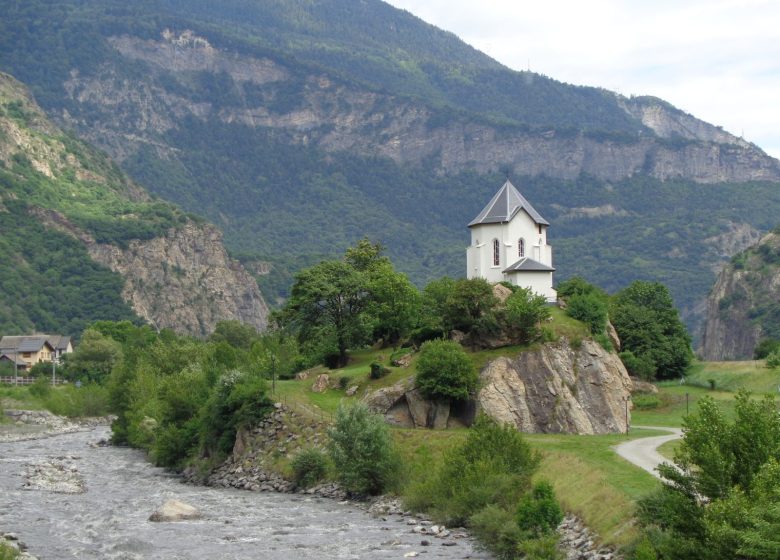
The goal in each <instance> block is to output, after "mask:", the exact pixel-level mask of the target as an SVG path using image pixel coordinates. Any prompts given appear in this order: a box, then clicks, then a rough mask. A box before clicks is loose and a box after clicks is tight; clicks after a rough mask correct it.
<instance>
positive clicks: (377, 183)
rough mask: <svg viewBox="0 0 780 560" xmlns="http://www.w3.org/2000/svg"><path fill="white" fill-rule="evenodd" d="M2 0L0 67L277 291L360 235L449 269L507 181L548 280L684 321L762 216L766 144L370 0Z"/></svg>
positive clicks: (767, 191) (760, 226) (766, 203)
mask: <svg viewBox="0 0 780 560" xmlns="http://www.w3.org/2000/svg"><path fill="white" fill-rule="evenodd" d="M0 8H2V10H3V14H4V17H3V19H2V21H1V22H0V26H1V28H0V69H4V70H7V71H11V72H13V73H15V74H16V75H17V76H18V77H19V78H20V79H22V80H23V81H25V82H27V83H28V84H29V85H30V87H31V88H32V91H33V92H34V94H35V96H36V98H37V99H38V100H39V102H40V103H41V104H42V105H43V106H44V108H45V109H47V110H48V111H49V112H50V113H51V115H52V116H53V117H54V118H55V119H57V120H58V122H60V123H61V124H62V125H64V126H66V127H68V128H71V129H73V130H74V131H76V133H77V134H79V135H81V136H83V137H85V138H87V139H89V140H91V141H92V142H94V143H96V144H97V145H99V146H100V147H101V148H103V149H104V150H106V151H107V152H109V153H110V154H111V155H112V156H114V157H115V158H117V160H118V161H119V162H120V165H121V166H122V167H123V168H124V169H125V170H127V171H128V172H129V173H130V174H131V175H132V176H133V178H134V179H135V180H136V181H138V182H139V183H141V184H143V185H144V186H145V187H147V188H148V189H149V190H151V191H152V192H154V193H157V194H159V195H160V196H162V197H164V198H166V199H168V200H171V201H174V202H176V203H177V204H179V205H181V206H182V207H183V208H185V209H186V210H190V211H195V212H199V213H202V214H204V215H206V216H207V217H208V218H209V219H210V220H212V221H214V222H215V223H216V224H217V225H218V226H220V227H221V228H222V229H223V230H224V232H225V240H226V243H227V245H228V246H229V247H230V249H231V250H232V251H233V252H234V254H236V255H238V256H240V258H241V259H242V260H244V261H245V262H246V263H247V264H249V265H250V268H251V269H254V270H258V271H263V272H265V268H263V267H261V266H255V263H253V262H252V261H258V260H261V261H265V260H267V261H270V262H271V263H272V264H273V267H272V272H271V274H269V275H265V276H263V277H262V278H261V279H260V280H261V283H262V284H263V285H264V287H265V288H266V289H267V291H268V292H269V293H273V294H281V295H284V293H285V290H286V289H287V288H288V287H289V284H290V273H291V272H292V271H294V270H295V269H297V268H299V267H300V266H302V265H304V264H310V263H312V262H313V261H315V260H316V259H318V258H321V257H323V256H332V255H336V254H340V253H341V252H342V251H343V250H344V248H345V247H346V246H348V245H350V244H352V243H353V242H354V241H355V240H356V239H358V238H360V237H362V236H364V235H367V236H369V237H370V238H372V239H374V240H376V241H380V242H382V243H384V244H385V245H387V247H388V249H389V251H388V252H389V254H390V256H391V257H392V258H393V260H394V262H396V263H397V264H398V266H399V268H401V269H402V270H405V271H407V272H408V273H410V275H411V277H412V278H413V279H414V280H415V281H416V282H418V283H424V282H425V281H427V280H430V279H431V278H434V277H437V276H440V275H442V274H445V273H446V274H450V275H461V274H462V273H463V270H464V267H465V257H464V251H463V249H464V246H465V245H466V243H467V235H466V229H465V224H466V223H468V221H469V220H470V219H471V218H473V217H474V215H475V214H476V213H477V212H478V211H479V209H480V208H481V207H482V206H483V205H484V204H485V202H486V201H487V200H488V199H489V198H490V196H491V195H492V194H493V192H494V191H495V190H496V189H497V188H498V187H499V186H500V184H501V183H502V182H503V179H504V177H505V176H506V175H507V174H510V175H511V176H512V180H513V182H514V183H515V184H516V185H517V186H518V187H519V188H520V190H521V191H522V192H523V193H524V194H525V195H526V197H527V198H529V200H531V201H533V203H534V206H535V207H536V208H537V209H538V210H539V211H540V212H541V213H542V214H543V215H544V216H545V217H546V218H547V219H548V220H549V221H550V222H551V223H552V227H551V230H550V239H551V243H552V244H553V247H554V253H555V259H556V268H557V270H558V278H559V279H563V278H565V277H568V276H571V275H574V274H579V275H582V276H585V277H586V278H588V279H589V280H591V281H593V282H595V283H597V284H599V285H602V286H604V287H605V288H607V289H609V290H616V289H618V288H620V287H622V286H624V285H626V284H627V283H629V282H630V281H631V280H634V279H637V278H641V279H654V280H655V279H658V280H661V281H663V282H666V283H668V284H669V285H670V288H671V290H672V292H673V294H674V296H675V298H676V300H677V302H678V304H679V305H681V307H682V308H683V310H684V312H685V313H686V316H687V317H688V319H689V321H691V322H692V321H693V320H694V319H695V317H696V309H697V304H700V302H701V301H702V300H703V298H704V296H705V295H706V293H707V290H708V288H709V286H710V285H711V284H712V281H713V280H714V272H715V270H716V269H717V267H718V265H719V264H720V263H722V262H723V260H724V259H726V258H728V257H730V256H731V255H732V254H734V253H735V252H736V251H738V250H740V249H743V248H745V247H746V246H748V245H749V244H750V243H753V242H755V240H756V239H757V238H758V236H759V235H760V232H761V231H765V230H767V229H769V228H770V227H772V226H773V225H774V222H775V221H776V218H775V213H776V212H775V210H774V209H776V208H777V207H778V203H780V188H779V187H778V185H779V184H780V183H779V181H780V163H778V161H777V160H774V159H773V158H770V157H768V156H767V155H766V154H764V153H763V152H762V151H761V150H760V149H759V148H758V147H756V146H754V145H752V144H749V143H747V142H745V141H744V140H742V139H740V138H736V137H734V136H732V135H730V134H728V133H726V132H724V131H723V130H721V129H719V128H718V127H715V126H712V125H709V124H707V123H703V122H701V121H699V120H697V119H695V118H694V117H692V116H690V115H687V114H686V113H684V112H682V111H680V110H678V109H676V108H674V107H672V106H670V105H669V104H667V103H665V102H663V101H661V100H658V99H654V98H645V97H638V98H625V97H622V96H620V95H617V94H615V93H612V92H609V91H606V90H603V89H599V88H589V87H576V86H571V85H567V84H563V83H560V82H557V81H555V80H553V79H551V78H548V77H545V76H541V75H539V74H534V73H531V72H515V71H512V70H509V69H507V68H505V67H503V66H502V65H500V64H499V63H497V62H495V61H493V60H492V59H490V58H489V57H487V56H485V55H484V54H482V53H480V52H478V51H476V50H474V49H472V48H471V47H469V46H468V45H466V44H464V43H463V42H461V41H460V40H459V39H458V38H457V37H455V36H454V35H453V34H451V33H447V32H445V31H441V30H439V29H436V28H435V27H433V26H430V25H428V24H426V23H424V22H422V21H421V20H419V19H417V18H415V17H413V16H411V15H410V14H408V13H406V12H404V11H401V10H396V9H394V8H392V7H390V6H389V5H387V4H384V3H382V2H380V1H378V0H363V1H359V2H357V1H354V0H313V1H306V2H304V1H301V0H297V1H293V0H285V1H279V0H274V1H272V0H253V1H249V0H225V1H221V2H206V1H205V0H203V1H202V0H187V1H185V0H144V1H139V2H132V3H126V2H119V1H118V0H79V1H76V0H50V1H47V2H43V1H41V0H30V1H28V2H15V1H9V0H0ZM519 40H521V38H519ZM699 309H701V307H699Z"/></svg>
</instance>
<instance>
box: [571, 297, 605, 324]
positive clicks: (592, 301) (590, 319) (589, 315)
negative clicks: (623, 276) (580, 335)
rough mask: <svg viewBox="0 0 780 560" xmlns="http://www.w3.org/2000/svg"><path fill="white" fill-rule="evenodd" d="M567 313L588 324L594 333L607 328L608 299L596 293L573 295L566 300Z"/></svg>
mask: <svg viewBox="0 0 780 560" xmlns="http://www.w3.org/2000/svg"><path fill="white" fill-rule="evenodd" d="M566 314H567V315H568V316H569V317H572V318H574V319H577V320H578V321H582V322H583V323H585V324H586V325H588V328H589V329H590V332H591V333H592V334H601V333H603V332H604V329H606V328H607V301H606V299H605V298H603V297H600V296H599V295H598V294H596V293H590V294H582V295H573V296H571V297H570V298H569V299H567V300H566Z"/></svg>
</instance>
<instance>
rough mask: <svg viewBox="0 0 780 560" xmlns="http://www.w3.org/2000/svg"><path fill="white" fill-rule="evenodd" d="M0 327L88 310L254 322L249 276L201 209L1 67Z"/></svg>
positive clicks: (188, 326) (162, 322)
mask: <svg viewBox="0 0 780 560" xmlns="http://www.w3.org/2000/svg"><path fill="white" fill-rule="evenodd" d="M0 248H1V249H2V255H3V258H2V259H0V284H2V287H3V288H2V290H0V332H2V333H4V334H13V333H24V332H32V331H36V330H37V331H49V332H61V333H67V334H73V335H75V334H78V333H80V332H81V331H82V330H83V329H84V327H85V326H87V325H88V324H89V323H91V322H93V321H95V320H98V319H112V320H123V319H129V320H133V321H140V320H146V321H149V322H150V323H152V324H153V325H154V326H156V327H160V328H162V327H172V328H174V329H177V330H179V331H182V332H186V333H189V334H196V335H203V334H207V333H208V332H210V330H212V329H213V327H214V324H215V323H216V321H217V320H219V319H243V320H245V321H247V322H250V323H252V324H254V325H256V326H257V327H263V326H264V325H265V319H266V313H267V310H266V308H265V303H264V302H263V300H262V297H261V296H260V294H259V292H258V290H257V286H256V284H255V282H254V280H253V279H252V278H251V277H250V276H249V275H248V274H247V273H246V272H245V271H243V270H242V269H241V267H240V265H238V263H235V262H232V261H230V260H229V259H228V258H227V255H226V254H225V251H224V248H223V247H222V245H221V235H220V234H219V233H218V232H216V231H215V230H214V229H213V227H212V226H209V225H207V224H204V223H203V222H202V220H199V219H194V218H192V217H190V216H187V215H186V214H184V213H183V212H182V211H180V210H178V209H177V208H176V207H174V206H173V205H171V204H170V203H167V202H162V201H159V200H155V199H153V198H151V197H150V196H149V195H148V194H147V193H146V192H145V191H144V190H143V189H141V188H140V187H138V186H137V185H135V184H134V183H132V182H131V181H130V180H129V179H128V178H127V177H126V176H125V175H124V174H123V173H122V172H121V171H120V170H119V168H118V167H117V166H116V165H115V164H114V163H112V162H111V161H110V160H109V159H108V158H107V157H106V156H105V155H104V154H101V153H99V152H97V151H96V150H94V149H93V148H91V147H90V146H88V145H86V144H85V143H84V142H82V141H80V140H77V139H76V138H74V137H72V136H69V135H67V134H64V133H63V132H62V131H61V130H59V129H58V128H57V127H56V126H54V125H53V124H52V123H51V122H50V121H48V120H47V118H46V116H45V115H44V114H43V112H42V111H41V110H40V108H39V107H38V106H37V105H36V104H35V102H34V101H33V100H32V99H31V98H30V97H29V94H28V93H27V91H26V90H25V89H24V87H23V86H22V85H21V84H20V83H19V82H17V81H16V80H14V79H13V78H11V77H10V76H8V75H6V74H0Z"/></svg>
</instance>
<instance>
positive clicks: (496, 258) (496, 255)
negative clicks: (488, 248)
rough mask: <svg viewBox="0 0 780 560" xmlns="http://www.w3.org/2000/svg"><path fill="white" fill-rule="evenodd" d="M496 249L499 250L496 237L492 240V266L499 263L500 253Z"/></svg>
mask: <svg viewBox="0 0 780 560" xmlns="http://www.w3.org/2000/svg"><path fill="white" fill-rule="evenodd" d="M498 251H499V245H498V239H494V240H493V266H498V265H500V264H501V255H500V253H499V252H498Z"/></svg>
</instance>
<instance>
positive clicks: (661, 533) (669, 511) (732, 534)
mask: <svg viewBox="0 0 780 560" xmlns="http://www.w3.org/2000/svg"><path fill="white" fill-rule="evenodd" d="M778 461H780V413H779V412H778V410H777V407H776V405H775V404H774V402H773V400H772V399H771V397H766V398H764V399H762V400H755V399H751V398H750V395H749V394H748V393H746V392H740V393H738V394H737V397H736V405H735V417H734V420H733V421H729V420H727V418H726V417H725V416H724V414H723V413H722V412H721V410H720V409H719V408H718V407H717V405H716V403H715V401H714V400H713V399H711V398H709V397H705V398H704V399H702V401H700V405H699V410H698V411H697V413H695V414H692V415H691V416H688V417H687V418H686V419H685V420H684V438H683V441H682V444H681V445H680V447H679V449H678V451H677V452H676V454H675V458H674V462H675V465H676V466H675V467H673V466H671V465H668V464H667V465H662V466H661V467H659V472H660V473H661V475H662V476H663V477H664V479H665V485H664V487H663V488H662V489H661V490H660V491H659V492H657V493H656V494H654V495H651V496H650V497H649V498H646V499H644V500H642V501H641V502H640V507H639V513H640V520H641V521H642V523H643V524H644V525H645V526H646V527H648V528H650V529H653V530H651V531H650V532H649V533H648V535H650V536H651V538H652V539H653V544H654V546H655V548H656V550H657V551H658V552H659V554H660V557H661V558H693V559H695V558H706V559H710V558H712V559H715V558H736V557H744V558H756V559H758V558H771V557H776V556H772V555H771V554H770V555H768V556H767V555H766V553H767V551H777V550H780V540H779V539H778V538H777V535H778V534H780V515H778V514H779V513H780V491H778V484H780V466H778Z"/></svg>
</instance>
